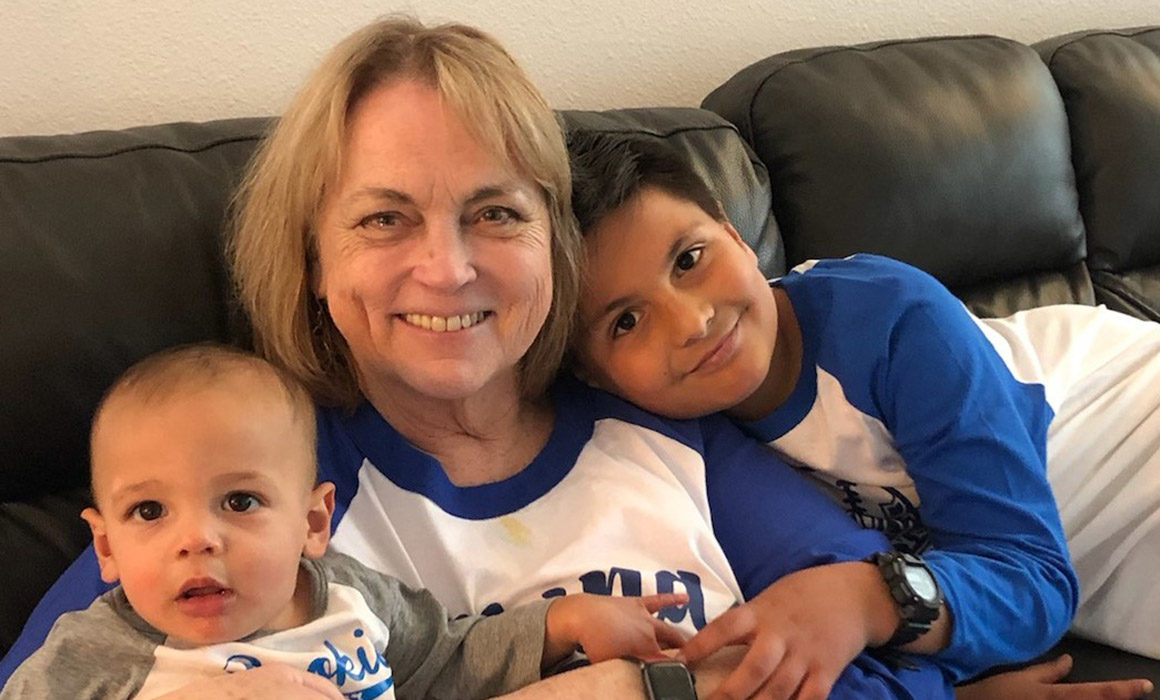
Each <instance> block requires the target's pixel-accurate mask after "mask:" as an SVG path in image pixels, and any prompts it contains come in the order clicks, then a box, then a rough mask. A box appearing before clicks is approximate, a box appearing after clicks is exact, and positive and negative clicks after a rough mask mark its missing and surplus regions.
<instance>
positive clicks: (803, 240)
mask: <svg viewBox="0 0 1160 700" xmlns="http://www.w3.org/2000/svg"><path fill="white" fill-rule="evenodd" d="M703 106H704V107H707V108H709V109H711V110H713V111H715V112H717V113H719V114H721V115H722V116H724V117H725V118H726V119H728V120H730V121H731V122H733V123H734V124H736V125H737V127H738V129H739V130H740V132H741V135H742V137H743V138H745V139H746V140H747V141H748V142H749V143H750V144H751V145H752V146H753V147H754V150H755V151H756V152H757V155H758V157H760V158H761V160H762V161H763V162H764V163H765V165H766V167H767V168H769V174H770V181H771V186H772V192H773V212H774V216H775V217H776V218H777V221H778V225H779V226H780V228H781V234H782V237H783V238H784V240H785V247H786V257H787V263H788V264H790V265H794V264H797V263H799V262H802V261H803V260H807V259H811V258H820V257H837V256H845V255H849V254H851V253H856V252H874V253H880V254H884V255H889V256H891V257H894V258H898V259H901V260H905V261H907V262H910V263H912V264H914V265H917V266H919V267H921V268H923V269H925V270H927V271H929V272H931V273H932V274H934V275H935V276H936V277H938V278H939V279H940V280H942V281H943V282H944V283H945V284H947V285H948V286H949V287H951V288H952V289H953V290H954V291H955V292H956V293H958V294H959V295H960V296H962V297H963V298H964V299H966V300H967V301H968V303H970V305H971V306H972V307H973V308H974V310H976V311H977V312H980V313H983V314H987V315H991V314H1004V313H1008V312H1010V311H1013V310H1016V309H1019V308H1026V307H1028V306H1033V305H1036V304H1042V303H1048V302H1080V303H1091V302H1092V301H1093V298H1094V297H1093V293H1092V289H1091V283H1090V279H1089V278H1088V274H1087V271H1086V269H1085V268H1084V267H1083V265H1082V261H1083V259H1084V231H1083V225H1082V223H1081V220H1080V216H1079V208H1078V203H1077V196H1076V192H1075V186H1074V176H1073V172H1072V168H1071V163H1070V161H1069V158H1068V150H1069V143H1068V134H1067V121H1066V116H1065V114H1064V111H1063V104H1062V101H1061V100H1060V97H1059V93H1058V92H1057V91H1056V89H1055V85H1054V83H1053V82H1052V79H1051V75H1050V73H1049V72H1048V71H1047V70H1046V68H1045V66H1044V65H1043V62H1042V61H1041V60H1039V57H1038V55H1037V54H1036V53H1035V52H1034V51H1033V50H1031V49H1030V48H1028V47H1026V46H1023V45H1021V44H1018V43H1016V42H1013V41H1009V40H1006V39H1001V38H996V37H948V38H933V39H917V40H911V41H894V42H882V43H876V44H865V45H861V46H853V47H829V48H814V49H804V50H798V51H791V52H788V53H783V54H778V55H775V56H771V57H769V58H767V59H764V60H762V61H759V62H757V63H755V64H753V65H751V66H749V67H748V68H745V69H744V70H742V71H741V72H739V73H738V74H737V75H735V76H733V77H732V78H730V79H729V80H728V81H727V82H726V83H725V84H723V85H722V86H720V87H719V88H717V89H716V90H714V91H713V92H712V93H711V94H710V95H709V96H708V97H706V98H705V101H704V104H703Z"/></svg>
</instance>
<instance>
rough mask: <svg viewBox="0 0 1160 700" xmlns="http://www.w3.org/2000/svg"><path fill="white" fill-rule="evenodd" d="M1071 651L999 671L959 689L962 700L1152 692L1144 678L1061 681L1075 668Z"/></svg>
mask: <svg viewBox="0 0 1160 700" xmlns="http://www.w3.org/2000/svg"><path fill="white" fill-rule="evenodd" d="M1071 663H1072V660H1071V657H1070V656H1069V655H1067V654H1064V655H1063V656H1060V657H1058V658H1056V659H1053V660H1052V661H1044V662H1043V663H1038V664H1035V665H1033V666H1027V667H1026V668H1021V669H1019V670H1018V671H1008V672H1007V673H999V674H996V675H994V676H991V677H989V678H984V679H983V680H981V681H976V682H974V683H971V684H969V685H964V686H960V687H958V688H955V697H956V698H958V700H1008V698H1019V700H1136V698H1141V697H1144V696H1145V695H1147V694H1148V693H1150V692H1152V682H1151V681H1149V680H1145V679H1143V678H1133V679H1131V680H1123V681H1099V682H1096V683H1060V681H1061V680H1063V679H1064V677H1066V676H1067V674H1068V673H1069V672H1070V671H1071Z"/></svg>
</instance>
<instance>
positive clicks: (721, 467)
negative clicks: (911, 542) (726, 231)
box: [320, 379, 950, 699]
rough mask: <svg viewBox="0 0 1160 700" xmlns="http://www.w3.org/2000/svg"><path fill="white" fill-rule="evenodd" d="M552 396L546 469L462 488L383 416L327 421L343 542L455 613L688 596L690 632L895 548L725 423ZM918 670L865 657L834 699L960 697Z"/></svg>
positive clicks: (577, 391) (570, 390) (575, 385)
mask: <svg viewBox="0 0 1160 700" xmlns="http://www.w3.org/2000/svg"><path fill="white" fill-rule="evenodd" d="M552 396H553V399H554V403H555V407H556V416H555V426H554V428H553V431H552V434H551V436H550V438H549V441H548V444H547V446H546V447H545V448H544V450H543V451H542V452H541V453H540V455H539V456H538V457H537V458H536V459H535V460H534V461H533V462H532V463H531V464H530V465H528V467H526V468H525V469H524V470H523V471H521V472H520V473H519V474H516V475H515V476H513V477H511V478H509V479H506V480H503V481H500V482H496V483H490V484H484V485H481V486H471V487H457V486H455V485H454V484H452V483H451V482H450V481H449V480H448V479H447V477H446V474H445V473H444V471H443V469H442V467H441V466H440V465H439V463H438V462H437V461H435V460H434V459H433V458H432V457H430V456H428V455H426V454H424V453H422V452H419V451H418V450H416V449H415V448H413V447H411V446H410V445H409V444H408V443H407V442H406V441H405V440H404V439H403V438H402V436H400V435H399V434H398V433H396V432H395V431H394V429H393V428H391V427H390V426H389V425H388V424H387V423H386V422H385V421H384V420H383V419H382V417H381V416H380V415H379V414H378V412H376V411H375V410H374V409H373V408H372V407H371V406H370V405H369V404H365V405H364V406H363V407H362V408H361V409H360V410H359V411H358V413H356V414H355V415H354V416H353V417H347V416H343V415H341V414H338V413H328V414H326V415H324V416H323V420H322V422H321V423H320V426H321V427H320V443H321V444H322V446H323V447H322V448H321V450H322V452H321V461H322V463H323V465H324V466H323V474H322V478H324V479H327V480H329V481H332V482H334V483H335V485H336V487H337V497H336V500H337V502H338V505H337V511H338V516H337V518H336V520H337V526H336V527H335V531H334V538H333V546H334V547H336V548H338V549H340V550H341V551H343V552H345V553H347V554H350V555H351V556H354V557H355V558H357V559H359V560H360V561H362V562H364V563H366V564H368V565H369V566H371V567H372V568H375V569H379V570H382V571H385V572H389V573H391V574H392V575H395V576H398V577H400V578H401V579H402V580H403V581H405V582H407V583H408V584H410V585H413V586H421V587H424V588H428V589H430V590H431V591H432V592H434V594H435V595H436V597H437V598H438V599H439V600H440V601H442V602H443V603H444V604H445V605H447V607H448V609H449V610H450V611H451V612H452V613H453V614H476V613H483V614H489V613H493V612H498V611H500V610H503V609H507V608H510V607H511V606H513V605H521V604H526V603H530V602H532V601H536V600H542V599H544V598H552V597H555V596H559V595H564V594H568V593H579V592H587V593H597V594H605V595H608V594H611V595H648V594H653V593H667V592H674V591H675V592H684V593H688V594H689V598H690V600H689V603H688V605H685V606H681V607H677V608H673V609H669V610H664V611H661V612H660V613H659V617H661V618H662V619H665V620H667V621H669V622H671V623H673V624H676V625H679V626H681V627H683V628H684V629H686V630H687V631H688V632H695V631H696V630H698V629H700V628H701V627H703V626H704V625H705V624H706V623H707V622H708V621H709V620H711V619H713V618H714V617H716V616H717V615H720V614H721V613H723V612H725V611H726V610H728V609H729V608H730V607H732V606H734V605H737V604H739V603H741V602H743V601H745V600H747V599H749V598H752V597H753V596H755V595H756V594H757V593H759V592H761V591H762V590H764V589H765V588H766V587H767V586H768V585H769V584H770V583H772V582H773V581H775V580H776V579H778V578H779V577H781V576H783V575H785V574H787V573H790V572H792V571H796V570H798V569H802V568H806V567H809V566H813V565H817V564H823V563H830V562H836V561H848V560H858V559H863V558H865V557H867V556H868V555H870V554H872V553H874V552H877V551H881V550H882V549H883V548H884V547H885V546H886V542H885V540H884V538H882V536H881V534H880V533H878V532H876V531H870V530H864V529H860V528H858V527H857V526H856V525H855V524H854V523H851V522H850V521H849V519H848V518H847V517H846V516H845V514H844V513H842V511H841V510H840V509H838V508H835V507H833V504H831V503H829V502H828V501H827V499H826V498H825V497H824V496H823V495H822V494H820V493H819V492H818V491H817V489H816V488H815V487H814V486H813V485H812V484H810V483H809V482H808V481H807V480H805V479H802V478H800V477H799V475H797V474H796V473H795V472H794V471H793V470H791V469H789V468H788V467H786V466H785V465H784V464H782V463H781V462H780V461H778V460H775V459H773V458H772V455H770V454H769V453H768V452H767V451H766V450H764V449H763V448H762V447H761V446H760V445H758V444H757V443H756V442H754V441H752V440H750V439H748V438H746V437H745V436H744V435H743V434H741V433H740V432H739V431H738V430H737V429H736V428H735V427H733V426H732V425H731V423H730V422H729V421H727V420H725V419H724V418H723V417H720V416H716V417H711V418H707V419H703V420H698V421H672V420H665V419H661V418H658V417H656V416H653V415H652V414H648V413H646V412H643V411H641V410H640V409H637V408H635V407H633V406H631V405H629V404H627V403H626V402H623V401H621V400H620V399H617V398H615V397H613V396H610V395H608V394H605V393H603V392H600V391H597V390H595V389H591V388H589V387H587V386H584V385H583V384H581V383H580V382H578V381H576V380H573V379H561V380H560V381H558V382H557V384H556V386H555V387H554V389H553V392H552ZM867 535H870V536H867ZM918 667H919V668H918V670H917V671H909V670H893V669H891V668H890V667H888V666H886V665H884V664H883V663H881V662H880V661H879V660H878V659H876V658H874V657H871V656H869V655H867V654H863V655H862V656H860V657H858V659H857V660H856V661H855V663H854V664H852V665H851V666H850V667H849V668H848V669H847V671H846V672H845V673H844V674H843V676H842V678H841V679H839V683H838V685H837V687H836V688H835V690H834V692H833V694H832V695H831V697H832V698H835V699H840V698H909V697H914V698H920V697H950V688H949V684H948V682H947V681H946V679H945V677H944V675H943V673H942V672H941V671H940V670H938V669H936V668H934V667H933V665H931V664H930V663H929V662H925V661H922V662H920V663H919V664H918Z"/></svg>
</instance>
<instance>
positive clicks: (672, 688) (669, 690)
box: [640, 659, 697, 700]
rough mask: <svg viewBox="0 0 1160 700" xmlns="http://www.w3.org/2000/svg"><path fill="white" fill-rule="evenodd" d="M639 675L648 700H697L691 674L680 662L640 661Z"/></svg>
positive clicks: (669, 660) (670, 660)
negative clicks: (642, 679)
mask: <svg viewBox="0 0 1160 700" xmlns="http://www.w3.org/2000/svg"><path fill="white" fill-rule="evenodd" d="M640 675H641V677H642V678H644V689H645V692H646V693H647V694H648V697H649V700H697V689H696V687H695V686H694V685H693V674H692V673H690V672H689V669H688V667H687V666H685V665H684V664H683V663H681V662H680V661H675V660H673V659H666V660H664V661H643V660H642V661H641V662H640Z"/></svg>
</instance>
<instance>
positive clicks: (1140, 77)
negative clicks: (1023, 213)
mask: <svg viewBox="0 0 1160 700" xmlns="http://www.w3.org/2000/svg"><path fill="white" fill-rule="evenodd" d="M1035 48H1036V49H1037V50H1038V51H1039V53H1040V55H1041V56H1042V57H1043V60H1044V61H1045V62H1046V63H1047V66H1048V68H1049V69H1050V71H1051V74H1052V76H1054V78H1055V82H1056V83H1057V84H1058V85H1059V92H1060V94H1061V95H1062V96H1063V103H1064V106H1065V108H1066V109H1067V118H1068V121H1069V123H1070V125H1071V143H1072V161H1073V163H1074V165H1075V173H1076V184H1077V187H1078V189H1079V206H1080V211H1081V212H1082V213H1083V218H1084V224H1085V226H1086V227H1087V249H1088V267H1089V269H1090V270H1091V272H1092V280H1093V282H1094V283H1095V293H1096V298H1097V299H1098V300H1099V301H1100V302H1102V303H1105V304H1107V305H1108V306H1109V307H1111V308H1114V309H1118V310H1120V311H1124V312H1126V313H1131V314H1135V315H1138V316H1142V317H1144V318H1152V319H1155V320H1160V27H1144V28H1139V29H1123V30H1113V31H1087V32H1078V33H1074V34H1067V35H1064V36H1059V37H1055V38H1053V39H1048V40H1046V41H1042V42H1040V43H1038V44H1036V45H1035Z"/></svg>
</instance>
